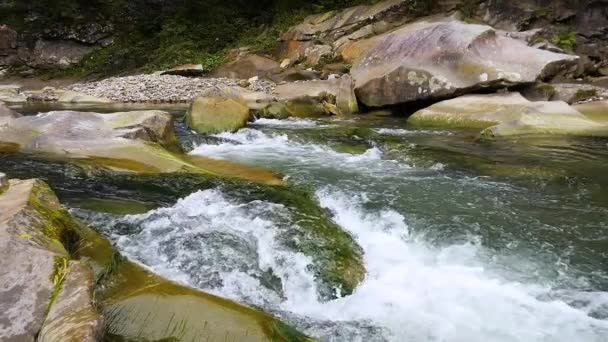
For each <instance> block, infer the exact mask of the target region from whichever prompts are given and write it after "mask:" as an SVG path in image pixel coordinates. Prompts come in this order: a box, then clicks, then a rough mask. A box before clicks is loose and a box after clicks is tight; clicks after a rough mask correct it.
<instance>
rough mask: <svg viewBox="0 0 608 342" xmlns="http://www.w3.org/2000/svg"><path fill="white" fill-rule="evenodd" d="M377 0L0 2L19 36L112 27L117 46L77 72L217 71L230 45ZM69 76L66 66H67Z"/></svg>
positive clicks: (272, 37) (257, 44)
mask: <svg viewBox="0 0 608 342" xmlns="http://www.w3.org/2000/svg"><path fill="white" fill-rule="evenodd" d="M372 2H377V1H374V0H314V1H308V0H260V1H249V0H228V1H226V0H171V1H169V0H37V1H31V2H30V1H19V0H12V1H4V2H2V1H0V8H2V11H1V13H2V14H0V22H5V23H8V24H9V25H11V26H12V27H14V28H16V29H17V30H18V31H19V32H21V33H39V32H48V31H49V30H52V29H53V28H54V27H62V28H64V29H65V28H75V27H78V26H79V25H82V24H87V23H91V22H95V23H99V24H100V25H108V26H111V27H113V32H114V33H115V34H114V41H113V43H112V44H110V45H108V46H106V47H104V48H100V49H97V50H95V51H94V52H93V53H91V54H90V55H89V56H87V57H85V59H84V60H83V62H82V63H80V64H79V65H77V66H75V67H73V68H72V69H70V70H67V73H69V74H72V75H74V76H85V75H89V74H91V73H97V74H102V75H107V74H118V73H122V72H126V71H154V70H160V69H164V68H167V67H171V66H174V65H179V64H184V63H200V64H203V65H204V66H205V67H206V68H207V69H213V68H214V67H216V66H217V65H219V64H221V63H222V62H224V61H225V60H226V57H225V51H226V49H229V48H232V47H238V46H251V47H253V48H254V49H257V50H268V49H270V48H271V47H272V46H273V45H274V43H275V42H276V39H277V38H278V37H279V34H280V33H281V32H284V31H285V30H286V29H287V28H288V27H289V26H291V25H293V24H296V23H297V22H299V21H301V20H302V19H303V18H304V17H305V16H306V15H309V14H312V13H316V12H322V11H328V10H332V9H337V8H344V7H348V6H353V5H357V4H362V3H372ZM61 72H62V73H64V74H65V73H66V71H61Z"/></svg>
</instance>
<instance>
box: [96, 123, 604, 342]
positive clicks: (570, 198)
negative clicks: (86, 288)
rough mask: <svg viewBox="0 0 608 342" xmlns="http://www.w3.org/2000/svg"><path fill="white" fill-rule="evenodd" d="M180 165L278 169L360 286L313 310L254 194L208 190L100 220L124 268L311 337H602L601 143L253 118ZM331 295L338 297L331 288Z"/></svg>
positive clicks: (300, 270)
mask: <svg viewBox="0 0 608 342" xmlns="http://www.w3.org/2000/svg"><path fill="white" fill-rule="evenodd" d="M178 133H179V134H180V135H181V137H182V138H183V139H184V141H187V143H188V144H192V145H193V146H192V147H193V148H194V149H193V150H192V152H191V153H192V154H197V155H203V156H208V157H214V158H220V159H229V160H233V161H240V162H242V163H245V164H249V165H256V166H263V167H267V168H271V169H275V170H277V171H280V172H282V173H284V174H285V175H286V176H287V177H288V179H289V181H290V182H292V183H294V184H297V185H298V186H301V187H307V188H310V189H312V190H313V191H314V194H315V197H316V200H317V201H318V203H319V205H320V206H322V207H323V208H326V209H327V210H328V211H329V212H330V213H331V215H332V217H333V219H334V220H335V222H336V223H338V224H339V226H340V227H341V228H342V229H344V230H345V231H347V232H349V233H350V234H351V235H352V236H353V237H354V238H355V239H356V241H357V242H358V243H359V245H360V246H361V247H362V249H363V251H364V260H365V267H366V270H367V276H366V279H365V280H364V281H363V283H362V284H361V285H360V286H359V287H358V288H357V289H356V290H355V292H354V293H353V294H352V295H350V296H345V297H342V298H339V299H335V300H331V301H327V302H322V301H320V300H319V299H318V298H317V291H316V288H317V283H316V281H315V279H314V276H313V275H312V273H311V271H310V270H309V267H308V266H309V265H310V264H311V260H310V259H309V258H308V257H306V256H304V255H303V254H300V253H297V252H294V251H290V250H287V249H285V248H284V247H283V246H282V245H281V244H280V243H278V238H277V237H278V236H279V235H280V234H281V232H282V231H283V230H285V229H286V227H287V226H289V225H291V224H294V223H293V218H292V217H291V216H290V213H289V211H287V210H285V208H284V207H282V206H281V205H279V204H277V203H272V202H271V201H270V200H268V199H265V198H259V199H257V200H252V201H245V200H243V199H242V198H240V197H238V198H237V197H236V196H233V194H231V193H229V192H226V191H225V190H224V189H223V188H222V187H219V186H218V187H216V188H210V189H204V190H198V189H193V192H192V194H190V195H189V196H187V197H185V198H183V199H181V200H179V201H178V202H177V203H175V204H171V205H167V206H166V207H164V208H160V209H156V210H151V211H149V212H147V213H143V214H135V215H127V216H112V217H107V216H100V217H99V222H98V223H99V228H100V229H103V230H104V231H105V232H106V233H107V234H108V235H109V236H110V237H111V238H112V239H113V240H114V241H115V243H116V245H117V246H118V248H119V249H120V250H121V251H123V252H124V253H126V254H127V255H128V256H130V257H132V258H134V259H136V260H138V261H140V262H142V263H143V264H145V265H147V266H149V267H151V269H153V270H154V271H156V272H158V273H160V274H163V275H165V276H167V277H170V278H171V279H174V280H177V281H180V282H183V283H186V284H189V285H190V286H193V287H198V288H201V289H204V290H207V291H210V292H213V293H216V294H219V295H222V296H224V297H228V298H231V299H234V300H236V301H239V302H242V303H247V304H250V305H254V306H258V307H261V308H263V309H265V310H267V311H269V312H273V313H275V314H277V315H279V316H281V317H283V318H284V319H285V320H287V321H289V322H291V323H293V324H294V325H296V326H298V327H300V328H301V329H303V330H304V331H305V332H307V333H309V334H310V335H312V336H316V337H319V338H320V339H321V340H324V341H606V340H607V336H608V176H607V175H608V145H607V143H608V141H606V140H601V139H531V140H529V141H527V142H525V143H524V142H522V141H503V142H500V143H485V144H482V143H477V142H475V140H474V134H472V133H471V132H467V131H449V132H448V131H437V130H414V129H410V128H408V127H407V126H406V125H405V124H404V122H403V121H402V120H399V119H389V118H373V117H370V118H357V119H350V120H319V121H313V120H286V121H277V120H260V121H257V122H256V123H255V124H253V125H250V127H249V128H246V129H243V130H241V131H239V132H237V133H224V134H220V135H217V136H215V137H211V138H208V139H202V140H201V139H191V134H190V133H189V132H188V130H186V129H184V128H183V127H178ZM335 291H336V293H337V294H340V289H335Z"/></svg>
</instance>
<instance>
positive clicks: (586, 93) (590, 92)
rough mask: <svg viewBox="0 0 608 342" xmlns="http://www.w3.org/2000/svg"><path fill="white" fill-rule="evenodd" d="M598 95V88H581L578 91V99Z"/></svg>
mask: <svg viewBox="0 0 608 342" xmlns="http://www.w3.org/2000/svg"><path fill="white" fill-rule="evenodd" d="M594 96H597V90H596V89H579V90H577V91H576V97H577V99H580V100H582V99H588V98H590V97H594Z"/></svg>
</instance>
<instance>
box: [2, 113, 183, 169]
mask: <svg viewBox="0 0 608 342" xmlns="http://www.w3.org/2000/svg"><path fill="white" fill-rule="evenodd" d="M3 144H4V145H8V146H15V148H16V150H17V151H20V152H23V153H35V154H45V155H51V156H55V157H60V158H62V159H66V160H74V161H78V162H82V163H93V164H96V165H104V166H106V167H109V168H112V169H118V170H130V171H136V172H176V171H180V170H181V171H183V170H192V169H194V167H193V166H192V165H190V164H189V163H187V162H185V161H184V160H182V159H180V158H179V157H178V156H176V155H174V154H172V153H169V152H168V151H167V150H166V149H165V147H166V148H168V149H173V150H178V149H179V147H178V146H177V141H176V139H175V136H174V133H173V128H172V119H171V116H170V115H169V114H168V113H166V112H162V111H134V112H123V113H113V114H97V113H90V112H73V111H60V112H49V113H43V114H39V115H36V116H24V117H20V118H14V119H10V120H8V121H6V122H5V124H4V125H3V126H2V127H0V147H2V145H3Z"/></svg>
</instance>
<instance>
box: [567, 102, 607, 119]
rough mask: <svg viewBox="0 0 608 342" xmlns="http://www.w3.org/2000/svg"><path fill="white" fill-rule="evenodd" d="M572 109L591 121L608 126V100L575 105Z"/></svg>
mask: <svg viewBox="0 0 608 342" xmlns="http://www.w3.org/2000/svg"><path fill="white" fill-rule="evenodd" d="M574 109H576V110H578V111H579V112H581V113H582V114H583V115H585V116H586V117H588V118H589V119H591V120H593V121H596V122H599V123H602V124H606V125H608V100H601V101H593V102H587V103H581V104H577V105H575V106H574Z"/></svg>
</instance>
